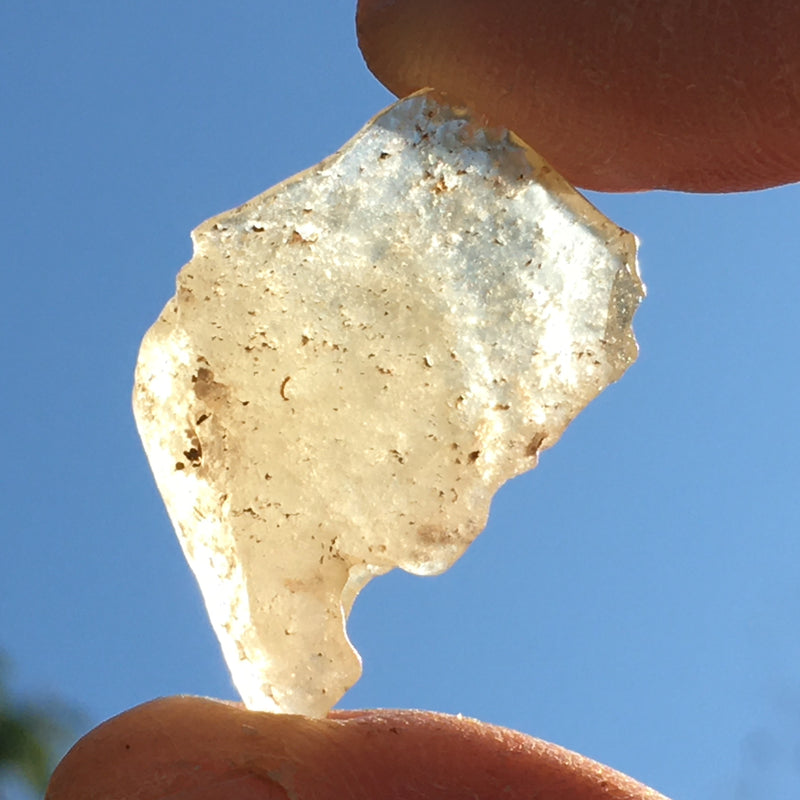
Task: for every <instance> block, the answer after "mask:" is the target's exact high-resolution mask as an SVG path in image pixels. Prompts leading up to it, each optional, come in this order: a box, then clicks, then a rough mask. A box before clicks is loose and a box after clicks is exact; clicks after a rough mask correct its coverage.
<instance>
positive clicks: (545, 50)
mask: <svg viewBox="0 0 800 800" xmlns="http://www.w3.org/2000/svg"><path fill="white" fill-rule="evenodd" d="M358 34H359V43H360V46H361V50H362V52H363V54H364V58H365V59H366V61H367V64H368V66H369V68H370V69H371V70H372V71H373V73H374V74H375V75H376V76H377V77H378V79H379V80H380V81H381V82H382V83H384V84H385V85H386V86H387V87H388V88H389V89H390V90H391V91H392V92H394V93H395V94H397V95H399V96H403V95H406V94H409V93H411V92H413V91H415V90H417V89H420V88H423V87H425V86H431V87H433V88H436V89H439V90H441V91H444V92H448V93H450V94H452V95H454V96H455V97H456V98H458V99H460V100H461V101H463V102H465V103H467V104H468V105H470V106H471V107H472V108H474V109H475V110H476V111H479V112H482V113H484V114H486V115H487V116H488V117H489V119H490V120H491V121H493V122H494V123H496V124H499V125H503V126H507V127H509V128H511V129H512V130H514V131H515V132H516V133H517V134H519V135H520V136H521V137H522V138H523V139H524V140H526V141H527V143H528V144H530V145H531V146H532V147H533V148H534V149H535V150H537V151H539V152H540V153H541V154H542V155H543V156H544V157H545V158H547V159H548V160H549V161H550V162H551V163H552V164H553V166H554V167H556V169H558V170H559V171H560V172H561V173H562V174H563V175H564V176H565V177H566V178H567V179H568V180H570V181H571V182H573V183H575V184H577V185H579V186H583V187H584V188H587V189H597V190H601V191H635V190H643V189H653V188H670V189H681V190H687V191H700V192H728V191H736V190H745V189H760V188H764V187H767V186H774V185H777V184H783V183H791V182H794V181H797V180H800V46H798V42H800V3H797V2H795V0H761V1H760V2H758V3H753V2H747V0H727V2H725V1H724V0H716V1H712V2H707V0H659V2H640V0H602V1H600V2H588V1H587V0H393V1H392V2H388V1H387V0H360V2H359V6H358Z"/></svg>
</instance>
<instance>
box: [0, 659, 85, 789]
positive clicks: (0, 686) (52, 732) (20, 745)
mask: <svg viewBox="0 0 800 800" xmlns="http://www.w3.org/2000/svg"><path fill="white" fill-rule="evenodd" d="M3 666H4V665H3V663H2V659H0V800H2V797H3V789H2V785H3V782H4V780H5V779H8V778H17V779H19V780H21V781H22V782H23V783H24V784H26V785H27V786H28V787H29V788H30V789H31V791H32V792H34V793H36V795H38V796H42V795H43V794H44V791H45V789H46V788H47V782H48V780H49V779H50V773H51V772H52V770H53V768H54V767H55V764H56V760H57V759H58V757H59V756H60V755H61V753H62V750H63V746H64V745H65V744H66V743H67V742H68V741H69V739H71V738H72V730H73V727H74V722H75V719H74V718H75V714H74V713H73V712H70V711H68V710H67V709H66V707H65V706H64V705H63V704H61V703H59V702H57V701H56V702H45V701H35V702H34V701H29V700H20V699H15V698H13V697H12V696H11V693H10V692H9V690H8V688H7V683H6V670H5V669H3Z"/></svg>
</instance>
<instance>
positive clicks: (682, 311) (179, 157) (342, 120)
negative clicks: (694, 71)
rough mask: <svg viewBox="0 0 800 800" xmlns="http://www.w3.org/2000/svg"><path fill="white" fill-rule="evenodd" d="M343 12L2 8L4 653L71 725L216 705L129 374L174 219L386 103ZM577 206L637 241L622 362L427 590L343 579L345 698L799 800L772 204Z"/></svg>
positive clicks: (21, 682)
mask: <svg viewBox="0 0 800 800" xmlns="http://www.w3.org/2000/svg"><path fill="white" fill-rule="evenodd" d="M353 15H354V1H353V0H280V2H279V0H260V1H259V2H255V1H254V2H244V1H236V2H230V3H215V2H210V1H200V0H194V1H193V2H188V0H187V1H180V2H179V1H178V0H174V1H173V2H155V1H154V0H142V1H141V2H137V3H121V2H117V3H110V2H99V0H98V1H97V2H89V1H88V0H87V1H86V2H73V3H45V2H36V1H35V0H29V1H28V2H17V1H16V0H5V2H3V3H1V4H0V142H1V143H2V149H1V151H0V233H1V234H2V247H1V249H0V276H1V277H2V281H1V282H0V286H2V308H3V311H2V314H1V315H0V342H1V343H2V344H0V375H1V376H2V377H0V411H1V412H2V425H1V426H0V453H2V459H1V460H0V492H1V493H2V495H1V496H0V648H2V649H4V650H5V651H6V653H7V655H8V656H9V658H10V661H11V663H12V665H13V668H14V672H13V685H14V687H15V688H16V689H17V690H18V691H20V692H24V693H30V694H39V695H42V694H45V695H47V694H52V695H57V696H59V697H61V698H63V699H65V700H67V701H68V702H70V703H72V704H74V705H76V706H77V707H79V708H80V709H82V710H83V711H84V712H85V714H86V727H87V728H88V727H89V726H91V725H94V724H96V723H98V722H100V721H101V720H103V719H105V718H107V717H109V716H111V715H114V714H116V713H118V712H120V711H122V710H123V709H126V708H128V707H130V706H132V705H134V704H137V703H140V702H143V701H145V700H148V699H150V698H153V697H156V696H159V695H168V694H174V693H182V692H186V693H195V694H202V695H210V696H215V697H224V698H233V697H235V696H236V694H235V690H234V689H233V687H232V685H231V683H230V680H229V677H228V673H227V669H226V667H225V664H224V663H223V661H222V658H221V655H220V652H219V649H218V646H217V643H216V640H215V638H214V635H213V633H212V631H211V628H210V625H209V624H208V621H207V619H206V615H205V610H204V607H203V604H202V600H201V597H200V594H199V591H198V589H197V587H196V585H195V582H194V578H193V576H192V574H191V573H190V571H189V569H188V568H187V566H186V564H185V562H184V559H183V556H182V554H181V551H180V549H179V546H178V543H177V540H176V538H175V536H174V534H173V532H172V528H171V526H170V523H169V521H168V519H167V516H166V513H165V511H164V508H163V506H162V503H161V500H160V498H159V496H158V494H157V491H156V489H155V485H154V482H153V480H152V477H151V475H150V471H149V468H148V465H147V462H146V460H145V456H144V453H143V451H142V448H141V446H140V444H139V440H138V437H137V433H136V430H135V427H134V423H133V417H132V413H131V410H130V393H131V386H132V376H133V368H134V363H135V360H136V355H137V349H138V345H139V342H140V340H141V338H142V336H143V334H144V333H145V331H146V330H147V328H148V327H149V326H150V324H151V323H152V322H153V321H154V320H155V318H156V317H157V315H158V313H159V312H160V310H161V308H162V306H163V305H164V304H165V303H166V301H167V300H168V298H169V297H170V296H171V294H172V293H173V287H174V280H175V275H176V273H177V271H178V270H179V268H180V267H181V266H182V265H183V264H184V263H185V262H186V261H187V260H188V259H189V258H190V257H191V244H190V240H189V232H190V230H191V229H192V228H194V227H195V226H196V225H198V224H199V223H200V222H202V221H203V220H205V219H206V218H208V217H209V216H212V215H214V214H216V213H218V212H221V211H223V210H225V209H228V208H231V207H234V206H236V205H238V204H240V203H242V202H243V201H245V200H247V199H249V198H251V197H253V196H254V195H256V194H258V193H259V192H261V191H263V190H264V189H266V188H268V187H269V186H272V185H273V184H275V183H277V182H279V181H280V180H282V179H284V178H287V177H289V176H290V175H292V174H294V173H296V172H298V171H299V170H301V169H304V168H305V167H308V166H310V165H312V164H315V163H316V162H318V161H319V160H320V159H321V158H323V157H324V156H327V155H329V154H330V153H332V152H333V151H334V150H336V149H337V148H338V147H339V146H340V145H341V144H342V143H344V142H345V141H346V140H347V139H348V138H350V136H352V135H353V134H354V133H355V132H356V131H357V130H358V129H359V128H360V127H361V126H362V125H363V124H364V123H365V122H366V121H367V120H368V118H370V117H371V116H372V115H373V114H374V113H375V112H377V111H378V110H380V109H381V108H383V107H384V106H386V105H388V104H389V103H390V102H391V100H392V97H391V96H390V95H389V94H388V92H386V91H385V90H384V89H383V88H382V87H381V86H380V85H379V84H378V83H377V81H376V80H375V79H374V78H373V77H372V76H371V75H370V73H369V72H368V71H367V69H366V67H365V66H364V64H363V62H362V60H361V57H360V55H359V52H358V49H357V46H356V40H355V33H354V24H353ZM632 35H633V32H632ZM531 144H532V145H533V146H534V147H535V145H536V143H535V142H531ZM591 199H592V200H593V202H595V204H596V205H598V206H599V207H600V208H601V210H603V211H604V212H605V213H606V214H607V215H609V216H610V217H611V218H612V219H614V220H615V221H616V222H618V223H619V224H621V225H623V226H625V227H627V228H628V229H630V230H632V231H634V232H635V233H636V234H637V235H638V236H639V237H640V238H641V242H642V248H641V267H642V272H643V276H644V279H645V281H646V283H647V285H648V289H649V297H648V299H647V300H646V301H645V303H644V304H643V306H642V308H641V310H640V312H639V314H638V315H637V318H636V326H635V327H636V331H637V334H638V338H639V342H640V345H641V350H642V354H641V357H640V360H639V361H638V362H637V363H636V364H635V365H634V367H633V368H632V369H631V370H630V371H629V373H628V374H627V375H626V376H625V378H624V379H623V380H622V381H621V382H620V383H619V384H617V385H615V386H613V387H612V388H610V389H609V390H608V391H607V392H605V393H604V394H603V395H602V396H601V397H600V399H599V400H597V401H596V402H595V403H594V404H593V405H592V406H591V407H590V408H589V409H587V410H586V411H585V412H584V413H583V414H582V415H581V416H580V418H579V419H578V420H577V421H576V422H575V423H574V424H573V425H572V426H571V427H570V429H569V430H568V431H567V433H566V434H565V436H564V437H563V439H562V441H561V442H560V443H559V444H558V445H557V446H556V447H555V448H554V449H553V450H551V451H548V452H547V453H545V454H544V455H543V457H542V459H541V463H540V466H539V467H538V468H537V469H536V470H535V471H534V472H531V473H528V474H527V475H525V476H522V477H520V478H518V479H516V480H515V481H513V482H511V483H510V484H508V485H506V486H505V487H504V489H503V490H502V491H501V492H500V494H499V495H498V496H497V498H496V500H495V502H494V505H493V507H492V515H491V519H490V523H489V526H488V528H487V529H486V531H485V532H484V533H483V534H482V536H481V537H480V538H479V539H478V540H477V541H476V543H475V544H474V545H473V547H472V548H471V549H470V550H469V551H468V552H467V554H466V555H465V556H464V557H463V558H462V559H461V561H459V562H458V564H457V565H456V566H455V567H454V568H453V569H452V570H451V571H450V572H448V573H447V574H445V575H443V576H441V577H438V578H415V577H412V576H409V575H405V574H402V573H399V572H398V573H393V574H391V575H389V576H386V577H384V578H382V579H379V580H376V581H374V582H373V583H372V584H371V585H370V586H369V587H368V588H367V590H366V591H364V593H363V594H362V596H361V597H360V599H359V600H358V602H357V604H356V606H355V609H354V612H353V615H352V618H351V622H350V632H351V636H352V639H353V641H354V643H355V644H356V646H357V647H358V649H359V650H360V652H361V654H362V656H363V658H364V676H363V678H362V679H361V681H360V683H359V684H358V685H357V686H356V687H355V688H354V689H353V690H352V691H351V692H350V693H349V694H348V695H347V696H346V697H345V699H344V701H343V704H342V705H343V706H344V707H364V706H399V707H418V708H428V709H435V710H439V711H446V712H451V713H462V714H465V715H469V716H474V717H478V718H480V719H483V720H487V721H490V722H494V723H498V724H501V725H506V726H509V727H513V728H517V729H519V730H522V731H525V732H527V733H530V734H533V735H535V736H539V737H542V738H545V739H548V740H551V741H554V742H557V743H559V744H561V745H565V746H566V747H569V748H572V749H575V750H578V751H580V752H581V753H584V754H586V755H588V756H591V757H593V758H596V759H598V760H600V761H604V762H606V763H608V764H610V765H612V766H614V767H616V768H618V769H621V770H623V771H626V772H628V773H630V774H632V775H633V776H635V777H637V778H639V779H640V780H643V781H645V782H647V783H649V784H651V785H653V786H654V787H656V788H657V789H659V790H660V791H662V792H664V793H666V794H667V795H671V796H674V797H675V798H676V800H677V799H678V798H680V800H724V799H725V800H727V799H728V798H733V800H761V798H764V800H767V799H769V800H788V799H789V798H792V799H793V800H796V798H797V797H798V796H799V795H800V632H799V631H798V624H797V623H798V619H799V618H800V581H798V563H800V539H799V538H798V524H799V523H800V493H799V492H798V485H797V484H798V475H799V474H800V416H798V413H797V397H798V392H799V391H800V378H798V363H799V362H800V342H798V329H799V328H800V319H799V318H798V304H800V217H799V216H798V206H799V203H800V187H798V186H793V187H788V188H782V189H777V190H772V191H767V192H761V193H752V194H746V195H735V196H690V195H681V194H671V193H649V194H643V195H629V196H612V195H592V196H591Z"/></svg>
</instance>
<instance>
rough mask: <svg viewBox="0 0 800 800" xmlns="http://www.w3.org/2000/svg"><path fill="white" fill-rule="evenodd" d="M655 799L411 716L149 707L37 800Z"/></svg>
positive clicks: (93, 739)
mask: <svg viewBox="0 0 800 800" xmlns="http://www.w3.org/2000/svg"><path fill="white" fill-rule="evenodd" d="M409 796H413V797H419V798H429V800H434V799H435V800H454V799H455V798H464V797H482V798H494V797H503V798H504V800H515V799H516V798H520V800H521V799H522V798H530V797H537V798H538V799H539V800H567V799H568V800H601V798H602V800H664V798H663V796H662V795H660V794H658V793H657V792H655V791H653V790H652V789H649V788H647V787H646V786H643V785H642V784H640V783H637V782H636V781H634V780H632V779H631V778H629V777H627V776H625V775H622V774H621V773H619V772H616V771H614V770H612V769H610V768H608V767H605V766H602V765H601V764H598V763H596V762H594V761H591V760H589V759H587V758H584V757H582V756H579V755H577V754H576V753H572V752H570V751H568V750H564V749H563V748H560V747H557V746H555V745H552V744H548V743H546V742H542V741H540V740H538V739H533V738H531V737H529V736H525V735H523V734H521V733H517V732H515V731H510V730H506V729H504V728H499V727H496V726H492V725H487V724H485V723H481V722H477V721H475V720H470V719H465V718H462V717H452V716H446V715H443V714H434V713H430V712H421V711H364V712H334V715H333V716H332V717H331V718H328V719H322V720H318V719H309V718H306V717H300V716H290V715H281V714H268V713H255V712H251V711H246V710H244V709H242V708H241V707H238V706H234V705H230V704H227V703H220V702H215V701H211V700H206V699H201V698H192V697H173V698H166V699H161V700H156V701H153V702H151V703H147V704H145V705H143V706H139V707H137V708H134V709H132V710H131V711H128V712H126V713H125V714H122V715H120V716H118V717H115V718H114V719H112V720H110V721H108V722H106V723H105V724H103V725H101V726H100V727H98V728H96V729H95V730H94V731H92V732H91V733H89V734H88V735H87V736H86V737H85V738H84V739H82V740H81V741H80V742H78V744H77V745H76V746H75V747H74V748H73V750H72V751H71V752H70V753H69V754H68V755H67V757H66V758H65V759H64V761H63V762H62V763H61V765H60V766H59V767H58V769H57V770H56V772H55V774H54V776H53V779H52V782H51V785H50V788H49V790H48V793H47V800H79V799H80V800H85V798H87V797H102V798H103V800H132V799H133V798H136V800H162V799H163V798H173V800H174V799H175V798H181V800H211V799H212V798H218V797H220V798H221V797H226V798H231V799H232V800H233V799H235V800H251V798H252V800H256V799H258V800H268V799H271V798H275V799H276V800H285V798H292V799H293V800H295V799H296V800H311V798H314V800H373V798H390V797H409Z"/></svg>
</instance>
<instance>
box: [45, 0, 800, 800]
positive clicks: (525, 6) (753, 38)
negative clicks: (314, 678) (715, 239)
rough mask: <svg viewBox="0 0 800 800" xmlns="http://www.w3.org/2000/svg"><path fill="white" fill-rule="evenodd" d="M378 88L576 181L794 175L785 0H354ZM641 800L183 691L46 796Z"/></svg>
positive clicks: (791, 2)
mask: <svg viewBox="0 0 800 800" xmlns="http://www.w3.org/2000/svg"><path fill="white" fill-rule="evenodd" d="M358 30H359V37H360V45H361V48H362V51H363V53H364V56H365V58H366V60H367V63H368V64H369V66H370V69H372V71H373V72H374V73H375V75H376V76H377V77H378V78H379V79H380V80H381V81H382V82H383V83H384V84H385V85H386V86H387V87H388V88H389V89H390V90H392V91H393V92H395V93H396V94H398V95H404V94H407V93H409V92H411V91H414V90H415V89H418V88H421V87H423V86H433V87H434V88H436V89H439V90H440V91H446V92H448V93H450V94H451V95H453V96H454V97H456V98H458V99H460V100H462V101H464V102H466V103H468V104H469V105H471V106H472V107H473V108H474V109H476V110H477V111H479V112H482V113H483V114H485V115H486V116H487V118H488V119H489V120H490V121H491V122H492V123H495V124H498V125H502V126H505V127H509V128H511V129H513V130H515V131H516V132H517V133H518V134H519V135H520V136H521V137H522V138H523V139H525V140H526V141H527V142H528V143H529V144H530V145H531V146H533V147H534V148H535V149H537V150H538V151H539V152H541V153H542V154H543V155H544V156H545V157H546V158H548V159H549V160H550V161H551V162H552V163H553V165H554V166H555V167H556V168H557V169H559V171H561V172H562V173H563V174H564V175H565V176H566V177H567V178H568V179H569V180H571V181H572V182H573V183H575V184H577V185H579V186H582V187H584V188H590V189H597V190H604V191H634V190H644V189H650V188H655V187H665V188H672V189H683V190H689V191H704V192H722V191H734V190H744V189H757V188H763V187H767V186H772V185H778V184H782V183H791V182H794V181H797V180H800V135H798V134H800V47H798V46H797V42H798V41H800V3H795V0H760V2H746V1H745V0H741V1H740V2H737V0H727V1H726V0H703V2H699V1H698V0H657V1H656V0H653V2H642V1H641V0H594V1H593V2H592V0H538V2H534V0H361V2H360V4H359V11H358ZM411 797H414V798H419V800H455V798H470V800H473V799H474V798H479V799H480V800H495V798H498V799H499V798H501V797H502V798H503V800H514V798H525V799H526V800H532V798H535V799H536V800H601V798H602V800H657V798H660V797H661V795H659V794H657V793H655V792H653V791H652V790H651V789H648V788H646V787H644V786H642V785H641V784H638V783H636V782H635V781H633V780H631V779H630V778H627V777H626V776H624V775H622V774H620V773H618V772H615V771H613V770H611V769H609V768H607V767H601V766H600V765H598V764H596V763H595V762H592V761H589V760H588V759H584V758H582V757H581V756H578V755H576V754H574V753H569V752H568V751H565V750H562V749H560V748H557V747H555V746H554V745H550V744H547V743H544V742H541V741H539V740H536V739H532V738H530V737H527V736H524V735H523V734H520V733H516V732H513V731H507V730H503V729H499V728H496V727H493V726H489V725H485V724H483V723H480V722H476V721H473V720H463V719H459V718H454V717H445V716H442V715H437V714H432V713H427V712H402V711H380V712H379V711H365V712H358V713H351V714H344V713H339V714H334V715H333V716H332V717H331V718H329V719H327V720H311V719H306V718H303V717H297V716H284V715H269V714H259V713H255V712H250V711H246V710H245V709H243V708H241V707H237V706H233V705H230V704H223V703H218V702H214V701H210V700H204V699H199V698H168V699H164V700H158V701H154V702H152V703H149V704H146V705H144V706H139V707H138V708H135V709H132V710H131V711H128V712H126V713H125V714H122V715H120V716H119V717H116V718H114V719H113V720H110V721H109V722H107V723H105V724H104V725H101V726H100V727H99V728H96V729H95V730H94V731H92V732H91V733H89V734H88V735H87V736H86V737H85V738H84V739H82V740H81V741H80V742H79V743H78V744H77V745H76V746H75V747H74V748H73V750H72V751H70V753H69V754H68V755H67V757H66V758H65V759H64V761H63V762H62V763H61V765H60V766H59V767H58V769H57V770H56V772H55V774H54V776H53V779H52V782H51V785H50V788H49V790H48V793H47V798H48V800H78V799H80V800H92V799H93V798H98V800H100V799H102V800H134V799H135V800H157V799H158V800H166V799H167V798H168V799H169V800H217V798H219V799H220V800H222V798H224V799H225V800H257V799H258V800H267V799H268V798H280V800H286V798H289V800H328V798H330V799H331V800H334V798H335V800H357V799H358V800H361V799H362V798H363V800H367V798H370V800H392V799H393V798H411Z"/></svg>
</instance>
